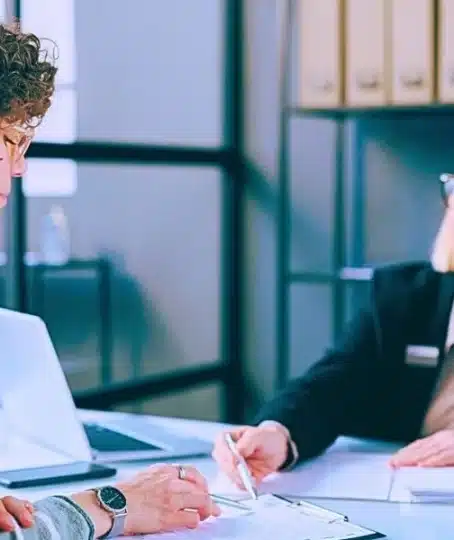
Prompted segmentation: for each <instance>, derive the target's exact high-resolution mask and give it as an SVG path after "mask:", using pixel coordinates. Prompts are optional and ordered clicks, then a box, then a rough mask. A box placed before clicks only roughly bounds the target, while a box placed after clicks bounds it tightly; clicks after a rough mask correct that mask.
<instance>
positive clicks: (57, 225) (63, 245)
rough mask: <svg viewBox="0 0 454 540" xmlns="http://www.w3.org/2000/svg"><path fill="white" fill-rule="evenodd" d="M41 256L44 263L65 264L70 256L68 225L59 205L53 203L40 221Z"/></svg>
mask: <svg viewBox="0 0 454 540" xmlns="http://www.w3.org/2000/svg"><path fill="white" fill-rule="evenodd" d="M40 251H41V257H42V261H43V262H44V263H46V264H52V265H61V264H66V263H67V262H68V260H69V258H70V256H71V248H70V238H69V226H68V220H67V218H66V215H65V212H64V210H63V208H62V207H61V206H57V205H54V206H52V208H51V209H50V211H49V212H48V213H47V214H46V215H45V216H44V217H43V220H42V223H41V249H40Z"/></svg>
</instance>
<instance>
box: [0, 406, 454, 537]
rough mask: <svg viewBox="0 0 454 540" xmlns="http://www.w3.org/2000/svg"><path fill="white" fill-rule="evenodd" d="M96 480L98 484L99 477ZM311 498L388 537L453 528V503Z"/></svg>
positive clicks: (206, 467)
mask: <svg viewBox="0 0 454 540" xmlns="http://www.w3.org/2000/svg"><path fill="white" fill-rule="evenodd" d="M81 414H82V416H83V418H84V419H90V418H100V417H103V415H111V414H118V413H90V412H83V413H81ZM153 422H157V423H160V424H163V425H172V427H178V429H180V430H181V431H183V432H187V433H192V434H194V435H196V436H198V437H200V438H203V439H205V440H210V441H212V440H213V439H214V437H215V436H216V434H217V433H218V432H219V431H220V430H222V429H223V427H225V426H222V425H220V424H213V423H207V422H197V421H188V420H177V419H165V418H153ZM186 462H187V463H191V465H194V466H196V467H197V468H198V469H199V470H200V471H201V472H202V473H203V474H204V475H205V476H206V478H207V479H208V481H209V482H210V483H213V482H214V481H215V480H216V478H217V477H218V470H217V467H216V465H215V464H214V462H213V461H212V460H211V459H209V458H205V459H193V460H186ZM146 466H147V463H146V462H141V463H134V464H125V465H121V467H120V468H119V474H118V478H125V477H126V476H128V475H131V474H133V473H134V472H136V471H139V470H140V469H142V468H144V467H146ZM112 481H114V480H112V479H109V482H112ZM97 483H98V484H99V481H98V482H97ZM95 484H96V483H95V482H90V483H88V482H83V483H82V482H80V483H77V484H68V485H61V486H55V487H50V488H45V489H43V488H35V489H27V490H20V491H18V490H14V493H13V494H14V495H16V496H23V497H27V498H30V499H31V500H36V499H38V498H41V497H45V496H47V495H51V494H55V493H71V492H74V491H80V490H83V489H87V488H88V487H93V485H95ZM7 492H8V491H7V490H5V489H0V495H3V494H6V493H7ZM314 502H316V503H317V504H322V505H323V506H326V507H327V508H331V509H333V510H336V511H338V512H341V513H343V514H346V515H348V516H349V517H350V519H351V520H352V521H354V522H357V523H358V524H362V525H364V526H365V527H370V528H371V529H375V530H379V531H380V532H383V533H384V534H387V536H388V538H389V539H390V540H444V539H447V540H448V539H450V538H452V534H453V530H454V520H453V517H452V516H453V513H452V512H453V508H452V506H441V505H428V504H426V505H418V504H402V503H401V504H399V503H388V502H364V501H347V500H323V499H317V500H316V501H315V500H314Z"/></svg>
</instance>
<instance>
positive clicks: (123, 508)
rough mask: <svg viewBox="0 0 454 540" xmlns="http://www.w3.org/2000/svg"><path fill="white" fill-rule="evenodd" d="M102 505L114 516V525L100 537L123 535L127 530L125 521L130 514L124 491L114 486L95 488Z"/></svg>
mask: <svg viewBox="0 0 454 540" xmlns="http://www.w3.org/2000/svg"><path fill="white" fill-rule="evenodd" d="M94 492H95V494H96V497H97V499H98V502H99V504H100V505H101V507H102V508H103V509H104V510H105V511H106V512H108V513H109V515H110V516H111V518H112V527H111V528H110V530H109V531H108V532H107V533H106V534H105V535H103V536H100V539H104V538H113V537H115V536H122V535H123V534H124V532H125V521H126V516H127V514H128V508H127V501H126V497H125V496H124V495H123V493H122V492H121V491H120V490H119V489H118V488H116V487H114V486H105V487H102V488H99V489H95V490H94Z"/></svg>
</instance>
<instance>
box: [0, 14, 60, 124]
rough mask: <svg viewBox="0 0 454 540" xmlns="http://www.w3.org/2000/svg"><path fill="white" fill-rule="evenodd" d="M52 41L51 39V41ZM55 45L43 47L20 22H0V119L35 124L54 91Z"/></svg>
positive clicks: (42, 114) (40, 117) (45, 108)
mask: <svg viewBox="0 0 454 540" xmlns="http://www.w3.org/2000/svg"><path fill="white" fill-rule="evenodd" d="M50 43H52V42H50ZM55 59H56V47H55V45H54V44H53V43H52V53H49V51H47V50H44V49H43V47H42V43H41V40H40V39H39V38H38V37H37V36H35V35H34V34H28V33H23V32H21V30H20V26H19V24H17V23H16V24H12V25H4V24H0V119H1V120H2V121H4V122H7V123H9V124H21V125H27V126H36V125H37V124H39V122H40V121H41V119H42V118H43V116H44V115H45V114H46V112H47V110H48V109H49V107H50V104H51V98H52V95H53V93H54V90H55V75H56V73H57V68H56V67H55V65H54V63H55Z"/></svg>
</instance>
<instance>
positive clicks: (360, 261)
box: [276, 0, 454, 389]
mask: <svg viewBox="0 0 454 540" xmlns="http://www.w3.org/2000/svg"><path fill="white" fill-rule="evenodd" d="M296 9H297V0H287V2H286V13H285V16H284V17H283V20H284V23H283V25H284V28H283V34H282V35H283V38H282V43H281V51H282V54H281V66H280V67H281V72H280V96H281V98H280V99H281V102H280V146H279V179H278V180H279V181H278V201H279V202H278V213H277V260H276V274H277V286H276V291H277V314H276V319H277V338H276V386H277V389H279V388H282V387H283V386H284V385H285V384H286V382H287V381H288V379H289V377H290V355H291V351H290V344H289V342H290V322H291V321H290V299H291V288H292V286H293V285H295V284H301V283H305V284H311V283H312V284H326V285H329V286H331V293H332V306H333V310H332V328H333V336H332V339H333V341H335V340H336V339H337V338H338V337H339V335H340V333H341V332H342V329H343V327H344V324H345V313H346V286H347V285H348V284H351V283H358V282H369V281H370V279H371V277H372V269H371V268H370V267H366V266H364V201H363V197H364V185H363V182H364V178H363V171H362V170H361V169H362V148H361V145H362V138H361V133H359V132H358V131H357V132H356V134H355V137H354V139H355V140H354V141H353V144H352V154H353V158H352V159H353V162H354V163H353V167H352V171H351V172H350V173H349V174H350V175H351V177H347V175H346V169H347V167H346V152H347V141H346V131H347V130H346V122H347V121H349V120H359V119H361V118H371V117H389V116H392V117H395V118H397V117H398V118H406V117H414V116H416V115H418V116H421V115H447V114H450V115H452V114H453V113H454V105H450V104H446V105H445V104H439V103H431V104H428V105H423V106H383V107H373V108H372V107H369V108H349V107H338V108H330V109H312V108H310V109H309V108H301V107H298V106H295V105H294V103H293V100H292V96H291V82H292V67H293V61H292V47H293V39H292V36H293V35H294V33H295V32H294V27H293V25H294V21H295V14H296ZM303 116H304V117H313V118H320V119H329V120H331V121H332V122H333V123H334V124H335V133H336V135H335V146H336V150H335V171H336V174H335V179H334V201H333V207H332V212H333V216H334V219H333V223H334V241H333V253H332V261H333V262H332V269H331V271H330V272H293V271H292V269H291V265H290V259H291V240H292V230H291V178H290V175H291V172H290V156H289V154H290V137H291V134H290V122H291V120H292V119H294V118H296V117H303ZM348 185H350V186H353V187H352V188H351V191H352V194H353V196H352V200H351V201H350V207H351V209H352V215H351V216H348V215H347V212H346V206H347V205H346V194H347V187H348ZM348 220H349V223H350V224H351V229H352V230H353V234H352V238H350V237H348V231H347V227H346V223H347V222H348ZM348 248H349V249H348Z"/></svg>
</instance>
